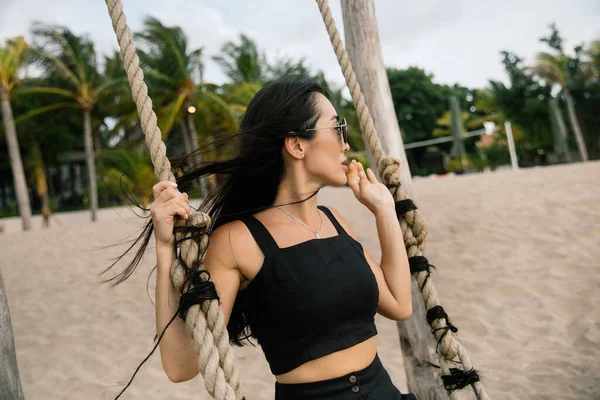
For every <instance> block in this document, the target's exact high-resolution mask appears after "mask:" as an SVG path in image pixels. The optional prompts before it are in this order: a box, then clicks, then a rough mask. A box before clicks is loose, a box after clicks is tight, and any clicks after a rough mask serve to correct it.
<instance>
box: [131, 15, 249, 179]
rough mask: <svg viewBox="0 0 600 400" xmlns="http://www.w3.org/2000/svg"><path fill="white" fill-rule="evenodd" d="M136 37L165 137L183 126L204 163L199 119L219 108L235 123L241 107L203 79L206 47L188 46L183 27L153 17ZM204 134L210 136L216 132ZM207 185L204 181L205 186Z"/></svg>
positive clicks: (190, 148) (187, 140) (189, 146)
mask: <svg viewBox="0 0 600 400" xmlns="http://www.w3.org/2000/svg"><path fill="white" fill-rule="evenodd" d="M135 38H136V39H137V40H138V41H140V43H142V45H143V47H144V48H142V49H141V50H139V51H138V54H139V57H140V61H141V62H142V64H143V66H144V70H145V73H146V76H147V78H148V83H149V87H150V90H151V91H152V92H153V97H154V98H155V100H156V102H157V106H158V107H159V120H160V128H161V131H162V133H163V138H165V137H166V136H167V135H169V133H170V132H171V130H172V129H173V128H174V127H175V126H179V127H180V128H181V130H182V131H183V133H184V134H183V137H184V143H185V147H186V152H188V153H191V152H194V153H195V155H194V157H195V162H196V164H200V163H201V161H202V160H201V158H200V154H199V152H198V149H199V143H198V142H199V138H198V136H199V135H198V129H197V125H196V122H197V121H198V120H199V119H202V118H205V117H207V116H208V115H212V116H213V117H214V113H211V112H210V110H215V109H216V110H218V111H219V117H220V118H224V120H225V121H229V122H230V123H233V125H235V122H233V121H235V120H236V118H237V111H239V108H236V107H235V106H233V107H232V106H231V105H230V104H229V103H228V102H227V101H225V100H224V98H223V97H222V96H221V95H220V94H219V93H218V91H217V87H216V86H215V85H210V84H207V83H205V82H203V81H202V71H203V65H202V61H201V56H202V49H194V50H190V49H188V41H187V37H186V35H185V33H184V32H183V30H182V29H181V28H180V27H178V26H165V25H163V24H162V23H161V22H160V21H159V20H158V19H156V18H153V17H149V18H147V19H146V20H145V21H144V27H143V29H142V31H141V32H138V33H136V34H135ZM197 111H198V113H197V114H196V112H197ZM230 125H231V124H230ZM203 133H204V136H205V137H206V136H207V135H209V134H211V133H213V132H212V131H210V130H209V131H205V132H203ZM206 184H207V183H206V182H202V186H203V187H204V188H206V187H207V186H206Z"/></svg>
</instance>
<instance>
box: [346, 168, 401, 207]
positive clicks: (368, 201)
mask: <svg viewBox="0 0 600 400" xmlns="http://www.w3.org/2000/svg"><path fill="white" fill-rule="evenodd" d="M346 176H347V177H348V186H350V189H352V192H354V196H355V197H356V198H357V199H358V201H360V202H361V203H362V204H364V205H365V206H366V207H367V208H368V209H369V210H370V211H371V212H372V213H373V214H375V213H376V212H377V211H379V210H381V209H384V208H388V207H389V208H392V209H394V197H393V196H392V194H391V193H390V191H389V189H388V188H387V187H385V185H384V184H383V183H381V182H379V181H377V178H376V177H375V173H373V171H372V170H371V169H370V168H367V171H366V172H365V170H364V168H363V166H362V164H361V163H359V162H357V161H356V160H352V162H351V163H350V164H349V165H348V172H347V173H346Z"/></svg>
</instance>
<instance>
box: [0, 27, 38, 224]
mask: <svg viewBox="0 0 600 400" xmlns="http://www.w3.org/2000/svg"><path fill="white" fill-rule="evenodd" d="M27 49H28V46H27V44H26V43H25V41H24V40H23V38H16V39H12V40H9V41H8V42H7V43H6V46H4V47H0V101H1V102H2V118H3V121H4V134H5V135H6V142H7V144H8V152H9V155H10V164H11V169H12V174H13V180H14V185H15V193H16V195H17V201H18V203H19V210H20V213H21V220H22V223H23V230H29V229H31V205H30V203H29V194H28V191H27V184H26V181H25V172H24V171H23V161H22V160H21V151H20V149H19V141H18V139H17V132H16V128H15V121H14V118H13V113H12V107H11V104H10V96H11V92H12V90H13V88H14V87H15V85H17V83H19V79H18V73H19V71H20V69H21V67H22V65H23V63H24V60H25V54H26V52H27Z"/></svg>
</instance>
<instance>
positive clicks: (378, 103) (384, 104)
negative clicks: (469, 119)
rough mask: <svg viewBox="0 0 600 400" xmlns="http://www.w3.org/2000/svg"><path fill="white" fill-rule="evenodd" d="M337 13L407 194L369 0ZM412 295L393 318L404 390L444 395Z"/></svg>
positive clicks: (423, 397)
mask: <svg viewBox="0 0 600 400" xmlns="http://www.w3.org/2000/svg"><path fill="white" fill-rule="evenodd" d="M342 15H343V18H344V31H345V42H346V49H347V51H348V55H349V57H350V62H352V65H353V67H354V72H355V74H356V78H357V80H358V82H359V84H360V87H361V90H362V92H363V94H364V96H365V102H366V103H367V106H368V107H369V111H370V112H371V115H372V116H373V120H374V123H375V128H376V129H377V132H378V133H379V140H380V141H381V144H382V147H383V149H384V150H385V152H386V154H388V155H390V156H393V157H396V158H399V159H400V161H401V165H402V175H401V182H402V186H403V187H404V190H405V191H406V193H407V195H408V196H409V197H411V198H412V197H413V194H412V187H411V174H410V169H409V167H408V162H407V160H406V153H405V152H404V145H403V143H402V136H401V135H400V128H399V126H398V118H397V117H396V112H395V110H394V104H393V102H392V92H391V90H390V86H389V81H388V77H387V72H386V69H385V66H384V63H383V55H382V53H381V45H380V43H379V32H378V29H377V21H376V17H375V6H374V4H373V0H342ZM367 148H368V147H367ZM412 299H413V316H412V317H411V318H410V319H408V320H407V321H400V322H398V333H399V335H400V345H401V347H402V355H403V359H404V366H405V368H406V374H407V378H408V387H409V390H410V391H411V392H412V393H414V394H415V395H416V396H417V398H418V399H419V400H428V399H435V400H440V399H444V400H446V399H448V395H447V393H446V390H445V389H444V387H443V385H442V382H441V380H440V378H439V376H438V373H437V371H436V369H435V368H433V367H431V366H429V365H428V364H426V361H431V362H433V363H435V364H439V362H438V356H437V354H436V352H435V341H434V337H433V335H432V334H431V328H430V327H429V325H428V324H427V321H426V320H425V313H426V310H425V305H424V303H423V296H422V295H421V292H420V291H419V290H418V288H417V286H416V282H415V279H414V278H413V280H412Z"/></svg>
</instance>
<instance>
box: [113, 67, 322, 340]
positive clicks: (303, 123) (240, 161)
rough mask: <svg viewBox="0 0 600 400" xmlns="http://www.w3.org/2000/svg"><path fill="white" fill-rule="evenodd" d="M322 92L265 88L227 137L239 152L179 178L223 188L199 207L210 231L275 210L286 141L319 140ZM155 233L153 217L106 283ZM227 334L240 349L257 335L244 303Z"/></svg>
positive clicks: (279, 85) (289, 83) (295, 86)
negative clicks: (212, 180) (209, 178)
mask: <svg viewBox="0 0 600 400" xmlns="http://www.w3.org/2000/svg"><path fill="white" fill-rule="evenodd" d="M318 93H320V94H325V93H324V90H323V88H322V87H321V86H320V85H319V84H318V83H317V82H315V81H314V80H312V79H307V78H300V77H286V78H282V79H279V80H276V81H273V82H271V83H269V84H267V85H265V86H264V87H263V88H262V89H261V90H260V91H259V92H258V93H257V94H256V95H255V96H254V98H253V99H252V100H251V101H250V103H249V104H248V107H247V109H246V113H245V115H244V117H243V119H242V122H241V124H240V128H239V131H238V132H237V133H236V134H235V135H232V136H231V137H230V138H228V139H226V140H236V149H237V154H235V155H234V156H233V157H232V158H230V159H228V160H225V161H216V162H204V163H202V164H200V165H194V166H192V168H189V169H188V170H187V171H185V172H184V173H183V175H181V176H180V177H178V178H177V184H178V187H179V189H180V190H181V191H182V192H183V191H188V189H190V188H191V187H192V186H193V185H195V184H196V183H197V182H198V181H199V178H201V177H203V176H206V175H210V174H214V175H216V176H217V178H218V182H219V183H218V185H216V187H214V188H213V189H212V190H211V191H209V193H207V194H206V196H205V198H204V200H203V201H202V204H201V206H200V209H199V210H200V211H203V212H206V213H207V214H209V215H210V217H211V221H212V226H211V227H210V231H213V230H214V229H216V228H218V227H219V226H221V225H223V224H226V223H228V222H230V221H233V220H238V219H243V218H245V217H247V216H249V215H252V214H254V213H256V212H259V211H261V210H265V209H267V208H270V207H272V206H274V204H273V203H274V201H275V196H276V193H277V189H278V187H279V184H280V182H281V180H282V178H283V176H284V172H285V165H284V159H283V155H282V149H283V144H284V140H285V138H286V137H288V136H290V134H292V133H293V134H295V135H297V136H300V137H302V138H304V139H307V140H312V139H313V138H314V135H315V132H314V131H309V132H306V129H311V128H314V127H315V124H316V122H317V120H318V119H319V117H320V115H319V111H318V108H317V102H316V96H317V94H318ZM193 159H194V154H189V155H187V156H186V157H184V160H185V161H190V160H193ZM179 161H182V159H179ZM317 192H318V190H317V191H316V192H314V193H307V197H306V198H304V199H301V200H299V201H295V202H293V203H289V204H295V203H299V202H301V201H306V200H307V199H309V198H311V197H312V196H314V195H316V194H317ZM152 232H153V226H152V220H151V219H150V221H149V222H148V224H147V225H146V226H145V228H144V229H143V231H142V233H141V234H140V236H139V237H138V238H137V239H136V240H135V241H134V242H133V244H132V245H131V246H130V247H129V248H128V249H127V250H126V251H125V253H124V254H122V255H121V256H120V257H118V258H117V259H116V261H115V262H114V263H113V264H112V265H110V266H109V267H108V268H107V269H106V270H105V271H104V273H106V272H107V271H109V270H110V269H111V268H112V267H113V266H114V265H115V264H117V263H118V262H119V261H120V260H121V259H122V258H123V257H124V256H125V255H126V254H127V253H128V252H129V251H131V250H132V249H133V248H134V247H135V246H136V245H138V244H139V248H138V250H137V252H136V254H135V257H134V258H133V261H131V263H130V264H129V265H128V266H127V267H126V268H125V269H124V270H122V271H121V272H119V273H118V274H117V275H116V276H113V277H112V278H109V279H107V280H106V281H105V283H108V282H110V283H111V284H112V285H113V286H114V285H118V284H120V283H122V282H124V281H125V280H126V279H127V278H128V277H129V276H131V274H132V273H133V272H134V271H135V269H136V267H137V266H138V265H139V263H140V261H141V259H142V256H143V254H144V252H145V250H146V248H147V246H148V243H149V242H150V238H151V235H152ZM236 303H237V302H236ZM165 329H166V328H165ZM227 330H228V333H229V339H230V342H231V343H232V344H235V345H243V344H244V339H247V338H249V337H250V336H252V332H251V330H250V327H249V326H248V324H247V323H246V320H245V317H244V315H243V313H242V312H241V310H240V307H239V305H238V306H236V305H234V309H233V312H232V315H231V317H230V319H229V323H228V326H227ZM163 333H164V331H163ZM161 337H162V334H161Z"/></svg>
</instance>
